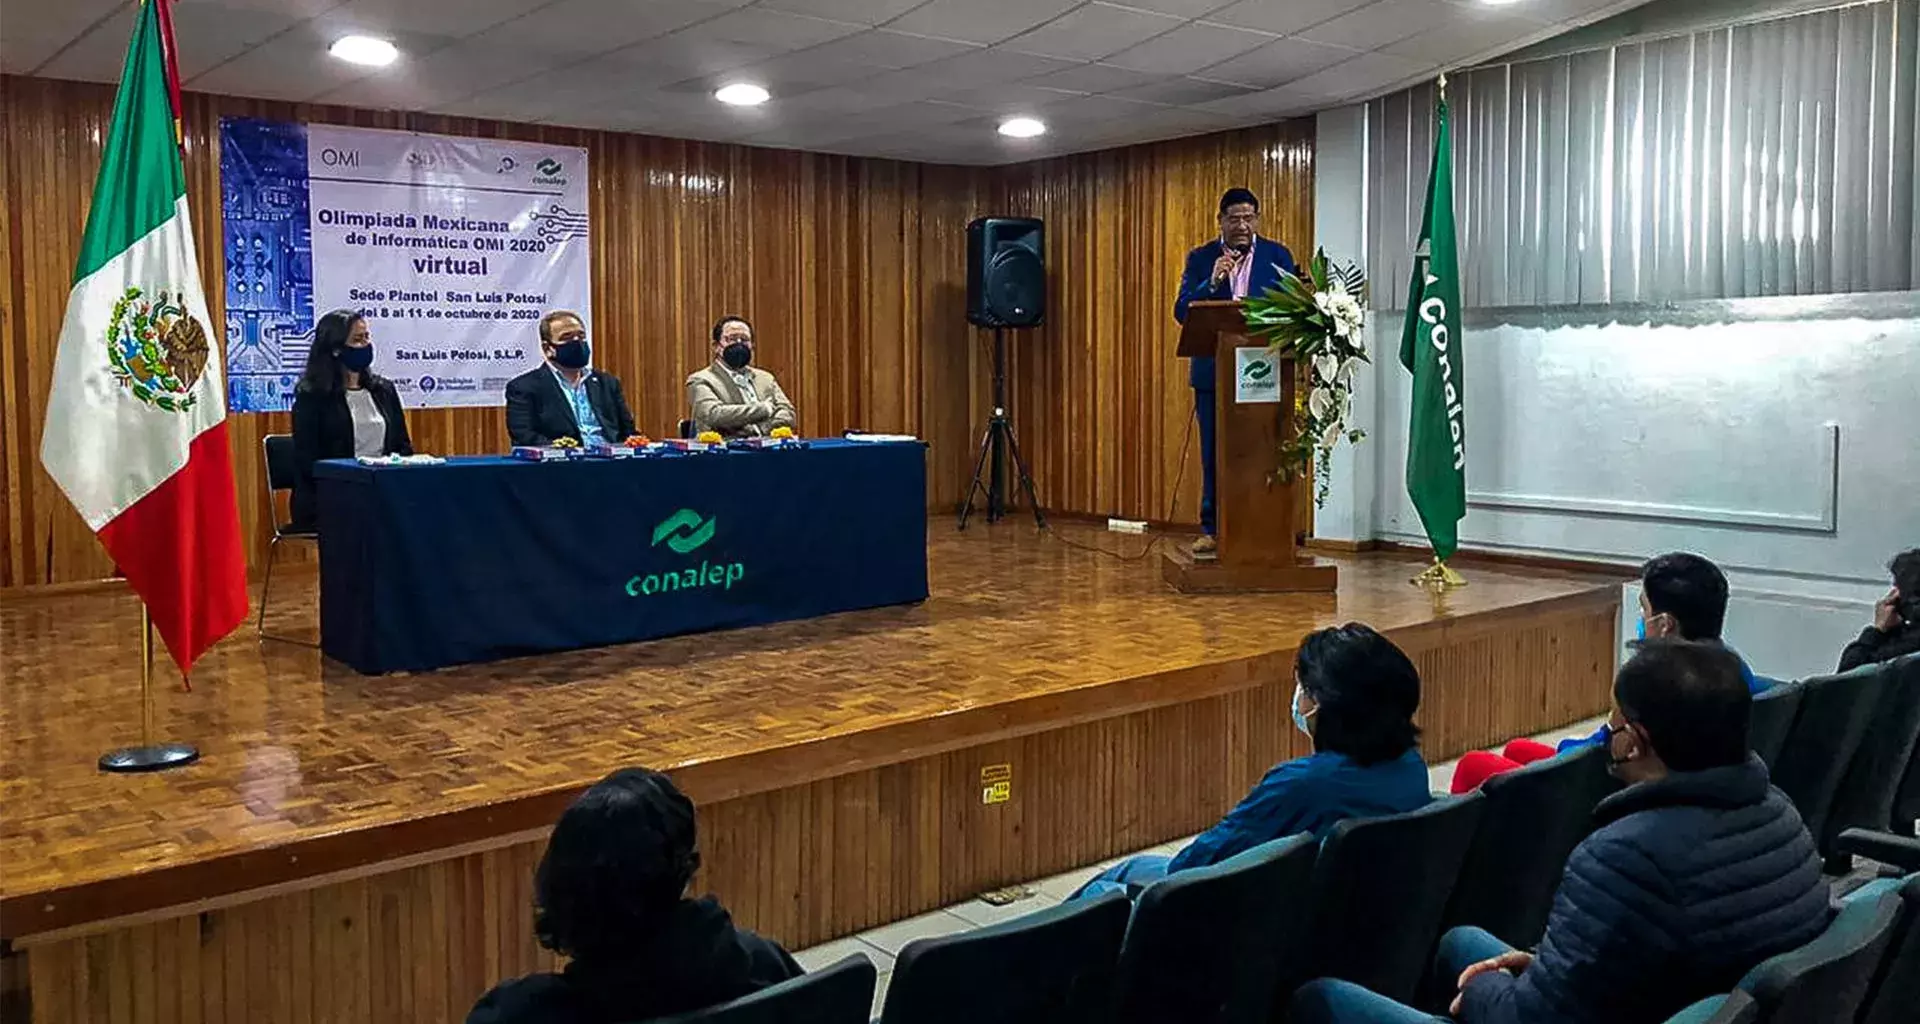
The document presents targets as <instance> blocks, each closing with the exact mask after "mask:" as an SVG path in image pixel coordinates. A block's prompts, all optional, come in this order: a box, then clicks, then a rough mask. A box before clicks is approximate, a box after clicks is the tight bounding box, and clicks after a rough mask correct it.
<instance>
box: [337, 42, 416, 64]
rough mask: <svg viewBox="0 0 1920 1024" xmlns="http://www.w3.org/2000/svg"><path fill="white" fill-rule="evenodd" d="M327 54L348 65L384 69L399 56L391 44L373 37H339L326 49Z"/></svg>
mask: <svg viewBox="0 0 1920 1024" xmlns="http://www.w3.org/2000/svg"><path fill="white" fill-rule="evenodd" d="M327 52H328V53H331V54H333V55H334V56H335V57H338V58H340V59H341V60H344V61H346V62H347V63H349V64H365V65H366V66H367V67H370V68H384V67H386V66H387V65H389V64H391V63H393V62H394V60H395V59H397V58H398V57H399V56H400V51H399V50H397V49H395V48H394V45H393V44H392V43H389V42H387V41H386V40H385V39H377V38H375V37H373V36H341V37H340V38H338V39H336V40H334V41H333V45H332V46H329V47H327Z"/></svg>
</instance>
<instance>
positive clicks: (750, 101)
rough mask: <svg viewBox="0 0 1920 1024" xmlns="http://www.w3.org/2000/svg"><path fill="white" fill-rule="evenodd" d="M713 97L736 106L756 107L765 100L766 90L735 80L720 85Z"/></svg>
mask: <svg viewBox="0 0 1920 1024" xmlns="http://www.w3.org/2000/svg"><path fill="white" fill-rule="evenodd" d="M713 98H714V99H716V100H719V101H720V102H722V103H731V104H733V105H734V106H736V107H757V106H759V105H760V104H762V103H765V102H767V90H765V89H762V88H760V87H759V86H757V85H749V84H747V83H746V82H735V83H734V84H732V85H725V86H721V87H720V89H719V91H717V92H715V93H714V94H713Z"/></svg>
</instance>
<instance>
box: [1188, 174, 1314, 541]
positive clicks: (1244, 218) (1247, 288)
mask: <svg viewBox="0 0 1920 1024" xmlns="http://www.w3.org/2000/svg"><path fill="white" fill-rule="evenodd" d="M1259 228H1260V199H1259V197H1258V196H1255V195H1254V194H1253V193H1252V192H1250V191H1248V190H1247V189H1244V188H1230V189H1228V190H1227V191H1226V194H1224V195H1222V196H1221V197H1220V237H1218V238H1216V239H1214V240H1213V241H1211V242H1208V243H1207V244H1205V245H1203V246H1200V247H1199V248H1197V249H1195V250H1193V251H1192V252H1190V253H1188V254H1187V267H1186V270H1185V272H1183V273H1182V274H1181V275H1180V297H1179V298H1178V299H1175V300H1174V303H1173V318H1174V319H1175V320H1177V321H1179V322H1180V323H1186V322H1187V305H1188V304H1189V303H1191V302H1195V301H1199V300H1204V299H1244V298H1246V297H1247V296H1249V295H1261V294H1264V293H1265V292H1266V291H1267V289H1269V288H1272V287H1274V286H1275V285H1278V284H1279V283H1280V275H1281V272H1282V271H1284V272H1286V273H1289V274H1293V273H1298V270H1297V269H1296V268H1295V267H1294V264H1293V254H1292V253H1290V252H1288V251H1287V247H1286V246H1284V245H1281V244H1280V243H1279V242H1276V241H1273V240H1272V239H1268V238H1261V237H1260V236H1259V233H1258V232H1259ZM1187 372H1188V381H1189V383H1191V384H1192V385H1193V411H1194V415H1195V417H1196V418H1198V420H1199V421H1200V529H1201V532H1202V536H1201V538H1200V539H1199V540H1197V541H1195V542H1194V544H1193V555H1194V557H1195V558H1200V559H1211V558H1213V557H1214V550H1215V549H1214V542H1213V415H1214V396H1213V392H1214V384H1213V359H1212V357H1207V358H1204V359H1195V360H1193V361H1192V365H1191V366H1190V367H1189V368H1188V371H1187Z"/></svg>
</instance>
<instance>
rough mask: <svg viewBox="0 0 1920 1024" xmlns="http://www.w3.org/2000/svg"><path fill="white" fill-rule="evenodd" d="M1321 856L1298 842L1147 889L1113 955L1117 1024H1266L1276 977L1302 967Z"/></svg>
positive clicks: (1305, 840) (1302, 839) (1310, 843)
mask: <svg viewBox="0 0 1920 1024" xmlns="http://www.w3.org/2000/svg"><path fill="white" fill-rule="evenodd" d="M1318 852H1319V844H1318V843H1316V842H1314V839H1313V837H1312V836H1310V835H1297V836H1292V837H1290V838H1287V839H1277V840H1274V841H1273V842H1270V843H1266V844H1264V845H1261V846H1257V847H1255V848H1253V849H1251V850H1248V851H1247V852H1245V853H1242V854H1240V855H1238V856H1236V857H1232V858H1230V859H1228V860H1225V861H1222V862H1220V863H1218V864H1214V865H1210V866H1208V867H1203V868H1193V869H1190V870H1187V871H1181V872H1178V873H1176V874H1173V875H1171V876H1169V877H1167V878H1166V879H1165V880H1163V881H1160V882H1155V883H1154V884H1152V885H1150V886H1148V887H1147V888H1146V891H1145V892H1143V893H1141V895H1140V898H1139V900H1138V901H1137V902H1136V903H1135V905H1134V908H1133V919H1132V921H1131V922H1130V923H1129V924H1128V926H1127V937H1126V941H1125V943H1124V944H1123V945H1122V946H1121V949H1120V970H1119V976H1118V978H1117V980H1116V986H1117V989H1118V993H1119V995H1118V1007H1117V1011H1116V1019H1118V1020H1119V1021H1121V1022H1123V1024H1162V1022H1165V1021H1182V1022H1186V1024H1230V1022H1246V1024H1258V1022H1264V1021H1266V1020H1267V1018H1268V1016H1269V1015H1270V1014H1271V1012H1272V1005H1273V998H1274V988H1273V978H1274V976H1275V974H1276V973H1278V972H1279V971H1280V967H1281V965H1282V964H1283V963H1295V962H1298V960H1299V958H1300V954H1301V942H1302V939H1303V938H1304V936H1305V929H1304V927H1303V924H1304V922H1305V921H1306V916H1307V905H1308V884H1309V882H1310V881H1311V880H1312V878H1313V865H1314V859H1315V856H1316V855H1317V854H1318Z"/></svg>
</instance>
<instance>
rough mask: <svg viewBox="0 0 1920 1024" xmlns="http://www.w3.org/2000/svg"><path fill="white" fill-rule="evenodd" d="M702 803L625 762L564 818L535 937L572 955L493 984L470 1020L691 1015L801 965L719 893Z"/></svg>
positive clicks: (541, 876) (527, 1022)
mask: <svg viewBox="0 0 1920 1024" xmlns="http://www.w3.org/2000/svg"><path fill="white" fill-rule="evenodd" d="M699 866H700V851H699V850H698V849H697V848H696V847H695V845H694V819H693V802H692V801H690V800H688V799H687V798H686V797H685V796H684V795H682V794H681V792H680V790H679V789H678V788H676V787H675V786H674V784H673V780H671V779H669V778H667V777H666V776H665V775H662V774H660V773H659V772H651V771H647V770H645V769H641V768H623V769H621V770H620V771H617V772H614V773H613V774H612V775H609V776H607V777H606V778H605V779H602V780H600V781H599V782H597V783H595V784H594V786H593V788H592V789H589V790H587V791H586V793H584V794H582V795H581V797H580V798H579V799H578V800H575V801H574V802H573V804H572V806H570V807H568V808H567V810H566V812H565V813H564V814H562V815H561V816H560V822H559V824H557V825H555V826H554V829H553V838H552V839H550V840H548V841H547V852H546V854H545V855H544V856H542V857H541V858H540V867H539V868H538V870H537V871H536V872H535V874H534V881H533V889H534V920H533V928H534V933H535V936H536V937H537V938H538V939H539V940H540V944H541V945H542V946H545V947H546V948H548V949H550V950H553V951H554V952H556V953H560V954H562V955H565V956H568V957H571V958H572V959H571V960H569V961H568V963H567V966H566V969H565V970H563V971H561V972H559V973H557V974H534V975H529V976H528V977H525V978H519V979H515V980H513V981H507V982H502V983H501V984H499V985H496V986H494V988H493V990H492V991H491V992H488V993H487V994H486V995H484V996H481V997H480V1001H479V1002H478V1003H476V1004H474V1007H473V1010H472V1011H471V1012H469V1013H468V1015H467V1024H628V1022H633V1021H643V1020H649V1019H652V1018H654V1017H664V1016H669V1015H672V1014H679V1013H690V1012H692V1011H694V1010H703V1009H706V1008H707V1007H709V1006H714V1005H716V1004H719V1003H724V1002H727V1001H728V1000H731V999H738V998H739V997H741V996H744V995H748V994H750V993H753V992H757V991H759V990H760V989H763V988H766V987H768V986H770V985H776V984H779V983H780V982H783V981H786V980H787V979H788V978H796V977H799V976H800V974H801V970H800V965H799V964H797V963H795V962H794V960H793V957H791V956H788V955H787V951H786V950H784V949H782V948H780V946H779V944H778V943H775V942H773V941H771V940H769V939H763V938H761V937H760V936H758V935H755V934H754V933H752V932H750V931H747V930H746V929H744V928H740V927H737V926H736V925H734V923H733V919H732V918H731V917H729V916H728V915H727V912H726V910H725V909H724V908H722V907H721V906H720V904H719V903H718V902H717V901H716V900H714V899H713V898H712V897H710V896H709V897H705V898H703V899H687V898H686V889H687V884H688V882H689V881H691V879H692V878H693V873H694V871H695V870H696V869H697V868H699Z"/></svg>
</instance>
